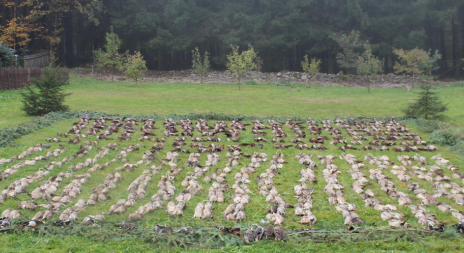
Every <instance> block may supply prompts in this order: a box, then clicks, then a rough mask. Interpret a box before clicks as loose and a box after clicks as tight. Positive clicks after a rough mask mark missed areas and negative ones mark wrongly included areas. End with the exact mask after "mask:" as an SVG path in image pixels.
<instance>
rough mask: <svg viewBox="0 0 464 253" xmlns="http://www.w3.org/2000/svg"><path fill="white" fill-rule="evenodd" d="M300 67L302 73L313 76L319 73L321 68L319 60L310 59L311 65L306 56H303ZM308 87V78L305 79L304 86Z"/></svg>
mask: <svg viewBox="0 0 464 253" xmlns="http://www.w3.org/2000/svg"><path fill="white" fill-rule="evenodd" d="M301 67H302V68H303V71H304V72H308V73H309V74H311V75H315V74H317V73H319V69H320V67H321V60H320V59H316V58H312V59H311V63H310V62H309V59H308V55H305V56H304V60H303V61H302V62H301ZM306 86H308V78H306V85H305V87H306Z"/></svg>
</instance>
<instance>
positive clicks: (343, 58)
mask: <svg viewBox="0 0 464 253" xmlns="http://www.w3.org/2000/svg"><path fill="white" fill-rule="evenodd" d="M360 36H361V33H360V32H358V31H351V33H350V34H348V35H347V34H342V35H332V39H333V40H335V41H336V42H337V43H338V46H339V47H340V49H341V52H339V53H338V55H337V62H338V64H340V67H342V68H344V69H346V71H347V74H348V75H350V73H355V72H356V70H357V69H358V64H359V56H360V55H361V54H363V53H364V52H365V51H366V50H368V49H370V46H369V44H368V43H367V42H364V41H362V40H361V39H360Z"/></svg>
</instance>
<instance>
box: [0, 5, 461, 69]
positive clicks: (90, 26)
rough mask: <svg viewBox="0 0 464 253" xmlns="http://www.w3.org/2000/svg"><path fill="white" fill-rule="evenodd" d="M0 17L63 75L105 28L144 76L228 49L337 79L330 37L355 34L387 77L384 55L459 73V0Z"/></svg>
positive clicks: (18, 11) (215, 59) (89, 53)
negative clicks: (399, 52)
mask: <svg viewBox="0 0 464 253" xmlns="http://www.w3.org/2000/svg"><path fill="white" fill-rule="evenodd" d="M0 13H1V17H0V26H1V30H0V41H3V42H6V43H7V44H9V45H10V46H11V47H14V48H16V49H18V48H25V49H28V50H31V51H34V50H43V49H47V50H51V51H52V52H53V53H54V54H55V55H56V57H57V58H58V60H59V61H60V62H61V63H63V64H64V65H66V66H69V67H73V66H79V65H82V64H86V63H90V62H92V58H93V51H94V50H96V49H99V48H101V47H102V46H103V45H104V43H105V34H106V33H107V32H109V31H110V29H111V27H113V29H114V32H115V33H117V34H118V35H119V37H120V38H121V39H122V41H123V46H122V51H126V50H129V51H130V52H134V51H141V52H142V54H143V56H144V58H145V59H146V60H147V63H148V67H149V68H150V69H155V70H179V69H187V68H190V67H191V50H192V49H193V48H195V47H198V48H199V49H200V51H205V50H206V51H208V52H210V53H211V63H212V67H213V68H214V69H224V68H225V62H226V55H227V54H228V53H229V52H230V51H231V46H230V45H231V44H232V45H238V46H240V48H242V49H244V48H247V47H248V45H253V47H254V48H255V50H256V51H257V52H258V55H259V56H260V57H261V59H262V60H263V67H262V69H263V70H264V71H281V70H301V66H300V62H301V60H302V59H303V57H304V55H305V54H308V55H309V57H317V58H319V59H322V71H323V72H326V73H337V72H338V71H340V69H339V67H338V66H337V62H336V55H337V53H338V52H339V48H338V45H337V43H336V42H335V41H334V40H333V39H332V38H331V37H332V35H334V34H339V33H349V32H350V31H352V30H356V31H359V32H360V33H361V36H362V38H363V39H364V40H368V41H369V42H370V43H371V45H372V51H373V53H374V55H376V56H378V57H379V59H383V63H384V71H385V72H386V73H390V72H393V65H394V62H395V60H396V58H395V55H394V53H393V48H404V49H413V48H416V47H418V48H421V49H425V50H432V51H435V50H438V51H439V52H440V53H441V54H442V59H441V60H440V62H439V63H440V69H439V70H438V71H437V73H436V74H437V75H446V76H449V77H458V76H459V75H461V73H460V72H463V71H462V67H461V65H462V64H461V63H462V58H464V57H463V54H464V15H460V13H464V1H462V0H447V1H443V0H388V1H385V0H317V1H316V0H287V1H277V0H233V1H230V0H228V1H227V0H79V1H75V0H74V1H73V0H36V1H31V0H1V1H0ZM463 74H464V73H463Z"/></svg>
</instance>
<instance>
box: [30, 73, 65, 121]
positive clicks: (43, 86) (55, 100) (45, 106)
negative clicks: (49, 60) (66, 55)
mask: <svg viewBox="0 0 464 253" xmlns="http://www.w3.org/2000/svg"><path fill="white" fill-rule="evenodd" d="M63 74H64V70H63V69H61V68H55V67H53V66H48V67H45V68H43V69H42V76H41V77H40V78H35V79H33V80H32V84H31V85H27V86H26V87H25V89H24V90H23V91H22V92H21V95H22V103H23V107H22V110H23V111H24V112H26V113H27V114H28V115H44V114H47V113H49V112H56V111H61V112H64V111H68V110H69V107H68V106H67V105H65V104H64V102H65V98H66V97H67V96H69V95H70V94H69V93H65V91H64V88H63V86H64V85H67V84H68V80H67V79H65V78H64V77H63Z"/></svg>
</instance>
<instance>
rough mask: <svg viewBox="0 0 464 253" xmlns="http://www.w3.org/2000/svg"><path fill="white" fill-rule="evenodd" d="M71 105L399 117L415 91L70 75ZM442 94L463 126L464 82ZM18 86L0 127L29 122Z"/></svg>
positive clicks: (0, 114) (3, 104) (129, 110)
mask: <svg viewBox="0 0 464 253" xmlns="http://www.w3.org/2000/svg"><path fill="white" fill-rule="evenodd" d="M70 83H71V85H69V86H67V87H66V91H68V92H69V93H71V96H70V97H68V98H67V102H66V103H67V104H68V105H69V106H70V107H71V110H73V111H84V110H88V111H98V112H105V113H115V114H135V115H137V114H139V115H141V114H153V113H156V114H158V115H161V116H166V115H169V114H172V113H176V114H188V113H209V112H215V113H224V114H228V115H250V116H262V117H267V116H278V117H301V118H308V117H311V118H315V119H321V118H334V117H336V116H369V117H382V116H385V117H390V116H401V115H402V111H401V110H402V109H403V108H405V107H406V106H407V104H408V103H410V102H411V101H413V100H414V99H415V97H416V95H415V94H416V92H417V91H412V92H405V91H404V89H403V88H391V89H385V88H382V89H372V90H371V93H367V90H366V89H364V88H349V87H340V86H329V87H319V86H313V87H312V88H304V87H302V86H294V87H291V86H274V85H262V84H260V85H246V84H243V85H242V89H241V90H240V91H239V90H238V87H237V85H234V84H185V83H140V84H139V85H138V86H135V83H130V82H127V83H126V82H103V81H99V80H95V79H91V78H79V77H77V76H75V75H71V82H70ZM438 91H439V96H440V97H441V98H442V99H443V100H444V101H445V102H446V103H449V110H448V111H447V112H446V116H447V118H446V119H445V120H446V121H447V122H449V123H454V124H458V125H461V126H462V125H464V113H463V112H462V110H461V108H462V107H463V106H464V100H462V99H461V98H462V97H463V95H464V86H462V85H460V84H456V85H455V86H452V87H442V88H440V89H439V90H438ZM30 118H31V117H28V116H26V115H25V114H24V113H23V112H22V111H21V102H20V95H19V92H18V91H8V92H2V93H0V128H4V127H9V126H13V125H16V124H18V123H21V122H24V121H27V120H28V119H30Z"/></svg>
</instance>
